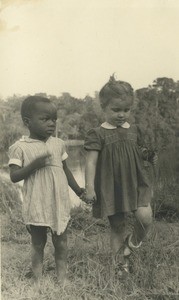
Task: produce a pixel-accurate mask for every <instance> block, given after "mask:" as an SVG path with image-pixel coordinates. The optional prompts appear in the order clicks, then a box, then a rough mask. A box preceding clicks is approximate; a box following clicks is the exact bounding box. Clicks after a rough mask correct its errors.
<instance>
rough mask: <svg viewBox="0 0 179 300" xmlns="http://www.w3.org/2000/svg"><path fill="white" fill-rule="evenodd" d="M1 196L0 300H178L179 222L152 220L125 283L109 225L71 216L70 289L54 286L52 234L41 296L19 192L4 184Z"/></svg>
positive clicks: (83, 213)
mask: <svg viewBox="0 0 179 300" xmlns="http://www.w3.org/2000/svg"><path fill="white" fill-rule="evenodd" d="M0 191H1V195H2V197H1V222H2V224H1V229H2V232H1V234H2V238H1V241H2V242H1V250H2V251H1V252H2V253H1V258H2V276H1V278H2V286H1V288H2V300H10V299H12V300H35V299H38V300H57V299H62V300H67V299H72V300H91V299H95V300H98V299H101V300H102V299H104V300H108V299H109V300H112V299H114V300H138V299H139V300H152V299H159V300H161V299H162V300H168V299H175V300H177V299H179V284H178V282H179V264H178V253H179V251H178V250H179V222H178V220H177V219H176V218H173V217H172V219H169V218H167V221H166V220H164V217H162V218H160V221H158V220H154V223H153V225H152V228H151V231H150V232H149V235H148V238H147V239H146V240H145V241H144V243H143V246H142V247H141V248H140V249H138V251H136V253H135V254H133V256H132V257H131V261H130V262H131V273H130V274H129V276H128V277H127V278H126V280H121V279H120V278H118V277H117V276H116V274H115V272H114V270H113V268H112V264H111V252H110V247H109V225H108V222H107V221H106V220H96V219H94V218H92V215H91V212H90V209H89V208H88V209H87V210H84V209H83V210H82V209H80V208H79V209H77V210H76V211H73V214H72V219H71V221H70V224H69V229H68V249H69V250H68V277H69V284H68V285H67V286H66V287H65V288H64V289H62V287H60V286H59V285H58V284H57V282H56V274H55V264H54V250H53V246H52V243H51V236H50V234H49V236H48V241H47V245H46V248H45V257H44V274H43V281H42V283H41V287H40V289H38V290H37V289H36V288H35V287H34V285H33V284H32V281H31V278H28V277H27V275H28V274H30V271H31V261H30V237H29V234H28V233H27V232H26V230H25V227H24V225H23V222H22V219H21V199H20V197H19V194H18V188H17V187H14V185H11V184H10V183H9V182H8V181H6V180H5V179H4V180H2V181H1V185H0ZM165 193H166V192H165ZM169 194H170V196H171V195H173V196H172V197H173V198H172V201H174V198H175V193H174V192H173V194H172V191H168V195H169ZM158 196H161V199H164V198H163V197H164V193H163V190H162V189H161V190H158ZM157 212H159V206H158V207H157ZM169 221H170V222H169ZM171 221H172V222H171Z"/></svg>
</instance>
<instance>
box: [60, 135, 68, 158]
mask: <svg viewBox="0 0 179 300" xmlns="http://www.w3.org/2000/svg"><path fill="white" fill-rule="evenodd" d="M61 141H62V140H61ZM61 153H62V161H64V160H65V159H67V157H68V154H67V152H66V146H65V143H64V141H62V152H61Z"/></svg>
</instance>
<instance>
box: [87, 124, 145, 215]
mask: <svg viewBox="0 0 179 300" xmlns="http://www.w3.org/2000/svg"><path fill="white" fill-rule="evenodd" d="M138 142H139V136H138V130H137V127H136V126H135V125H131V126H130V127H129V128H123V127H118V128H115V127H114V128H110V129H107V128H104V127H102V126H101V127H98V128H95V129H91V130H90V131H89V132H88V133H87V136H86V139H85V145H84V148H85V150H87V151H90V150H95V151H99V156H98V161H97V167H96V175H95V192H96V196H97V201H96V202H95V204H94V205H93V214H94V216H95V217H97V218H98V217H105V216H110V215H114V214H116V213H117V212H131V211H135V210H136V209H137V208H138V207H140V206H142V207H143V206H148V204H149V203H150V200H151V183H150V180H149V178H148V175H147V172H146V168H145V165H144V160H143V158H142V151H141V148H140V147H139V144H140V142H139V143H138Z"/></svg>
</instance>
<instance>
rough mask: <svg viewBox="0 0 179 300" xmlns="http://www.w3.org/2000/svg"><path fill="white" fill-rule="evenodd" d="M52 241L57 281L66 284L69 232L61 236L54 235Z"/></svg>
mask: <svg viewBox="0 0 179 300" xmlns="http://www.w3.org/2000/svg"><path fill="white" fill-rule="evenodd" d="M52 241H53V245H54V248H55V263H56V270H57V280H58V281H59V282H61V283H64V281H65V279H66V271H67V230H65V231H64V232H63V233H62V234H61V235H57V234H52Z"/></svg>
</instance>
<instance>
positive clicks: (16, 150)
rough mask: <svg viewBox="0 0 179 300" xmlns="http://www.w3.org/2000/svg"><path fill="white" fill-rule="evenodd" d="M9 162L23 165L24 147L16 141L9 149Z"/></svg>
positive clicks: (9, 163)
mask: <svg viewBox="0 0 179 300" xmlns="http://www.w3.org/2000/svg"><path fill="white" fill-rule="evenodd" d="M8 156H9V162H8V165H9V166H10V165H17V166H19V167H22V166H23V151H22V149H21V148H20V147H19V146H18V145H17V144H16V143H15V144H13V145H12V146H11V147H10V148H9V151H8Z"/></svg>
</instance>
